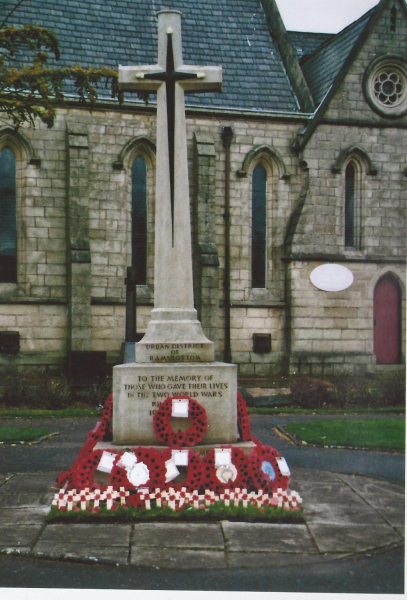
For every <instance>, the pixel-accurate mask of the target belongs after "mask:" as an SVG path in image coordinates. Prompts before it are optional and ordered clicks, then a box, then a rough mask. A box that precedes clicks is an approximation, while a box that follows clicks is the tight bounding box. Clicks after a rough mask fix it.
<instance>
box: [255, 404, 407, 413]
mask: <svg viewBox="0 0 407 600" xmlns="http://www.w3.org/2000/svg"><path fill="white" fill-rule="evenodd" d="M247 412H248V413H249V415H348V414H349V413H352V414H388V413H396V414H403V413H405V412H406V408H405V406H384V407H376V408H329V407H327V408H296V407H291V406H284V407H283V408H275V407H271V408H254V407H248V409H247Z"/></svg>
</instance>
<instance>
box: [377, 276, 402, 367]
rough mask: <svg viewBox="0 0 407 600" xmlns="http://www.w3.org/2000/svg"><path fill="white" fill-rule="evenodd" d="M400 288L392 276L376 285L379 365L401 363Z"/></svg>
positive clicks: (385, 277)
mask: <svg viewBox="0 0 407 600" xmlns="http://www.w3.org/2000/svg"><path fill="white" fill-rule="evenodd" d="M400 317H401V292H400V286H399V284H398V283H397V281H396V280H395V278H394V277H392V276H391V275H390V274H389V275H385V276H384V277H382V278H381V279H379V281H378V282H377V284H376V287H375V290H374V294H373V325H374V353H375V355H376V362H377V364H378V365H391V364H397V363H399V362H400V333H401V323H400Z"/></svg>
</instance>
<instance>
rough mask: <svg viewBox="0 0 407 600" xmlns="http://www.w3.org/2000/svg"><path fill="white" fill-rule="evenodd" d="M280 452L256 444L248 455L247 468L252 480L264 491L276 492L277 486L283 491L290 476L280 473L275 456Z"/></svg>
mask: <svg viewBox="0 0 407 600" xmlns="http://www.w3.org/2000/svg"><path fill="white" fill-rule="evenodd" d="M280 457H281V454H279V453H278V452H277V450H276V449H275V448H272V447H271V446H263V445H261V444H259V445H257V446H256V447H255V448H253V450H252V451H251V452H250V455H249V469H250V474H251V478H252V481H253V483H254V485H255V486H256V488H257V489H259V490H263V491H264V492H266V493H271V492H276V491H277V490H278V488H281V489H282V490H283V491H285V490H286V489H287V488H288V484H289V481H290V478H289V477H288V476H287V475H282V473H281V471H280V468H279V466H278V462H277V460H276V459H277V458H280Z"/></svg>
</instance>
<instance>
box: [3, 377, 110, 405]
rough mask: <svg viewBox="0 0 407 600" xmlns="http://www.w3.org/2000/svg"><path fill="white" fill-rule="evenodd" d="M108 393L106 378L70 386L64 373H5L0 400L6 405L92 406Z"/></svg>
mask: <svg viewBox="0 0 407 600" xmlns="http://www.w3.org/2000/svg"><path fill="white" fill-rule="evenodd" d="M109 393H110V385H109V384H108V383H107V382H103V383H100V384H97V383H91V384H89V385H81V386H80V388H78V387H77V386H74V385H73V383H72V382H71V381H69V379H67V378H66V377H58V378H57V377H55V378H50V377H44V378H42V379H33V378H27V377H24V376H22V375H13V376H11V377H8V378H7V379H6V380H5V381H4V383H3V393H2V396H1V403H2V404H4V405H5V406H7V407H9V408H22V407H24V408H41V409H48V410H59V409H63V408H69V407H72V406H75V405H76V404H81V405H85V406H91V407H96V406H98V405H103V404H104V402H105V400H106V397H107V396H108V395H109Z"/></svg>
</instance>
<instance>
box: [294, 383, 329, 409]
mask: <svg viewBox="0 0 407 600" xmlns="http://www.w3.org/2000/svg"><path fill="white" fill-rule="evenodd" d="M291 394H292V400H293V403H294V404H296V405H298V406H300V407H301V408H320V407H322V406H326V405H327V404H330V403H331V384H330V383H329V382H327V381H324V380H321V379H313V378H312V377H298V378H297V379H295V380H294V381H293V383H292V385H291Z"/></svg>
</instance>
